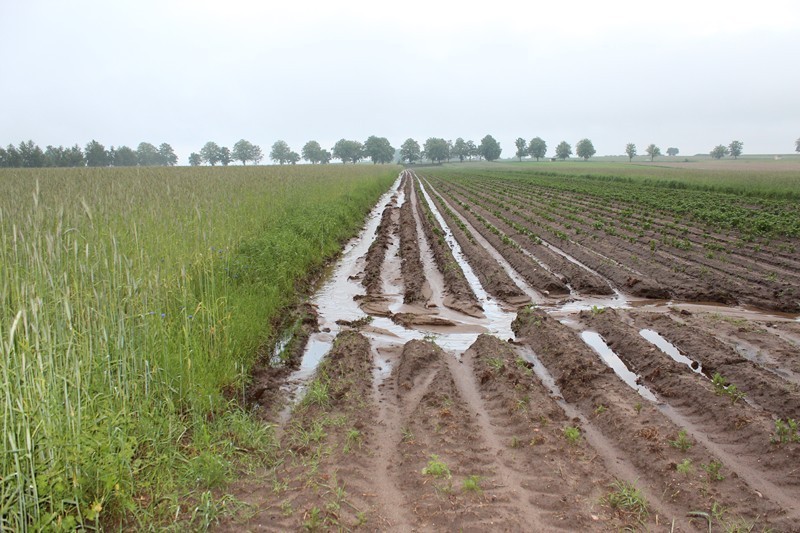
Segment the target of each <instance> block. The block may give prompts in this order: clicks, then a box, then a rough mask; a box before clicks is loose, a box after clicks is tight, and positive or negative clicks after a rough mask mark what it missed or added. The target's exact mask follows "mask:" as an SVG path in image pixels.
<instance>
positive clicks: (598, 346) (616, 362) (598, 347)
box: [581, 331, 658, 403]
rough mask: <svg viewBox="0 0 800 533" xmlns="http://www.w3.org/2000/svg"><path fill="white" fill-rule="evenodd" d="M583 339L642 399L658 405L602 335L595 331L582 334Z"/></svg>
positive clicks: (653, 396) (648, 390)
mask: <svg viewBox="0 0 800 533" xmlns="http://www.w3.org/2000/svg"><path fill="white" fill-rule="evenodd" d="M581 339H583V342H585V343H586V344H588V345H589V346H590V347H591V348H592V349H593V350H594V351H595V352H596V353H597V355H599V356H600V359H602V360H603V362H604V363H605V364H607V365H608V366H609V367H611V369H612V370H613V371H614V373H615V374H617V376H619V377H620V379H622V381H624V382H625V383H626V384H627V385H628V386H629V387H630V388H632V389H634V390H635V391H636V392H638V393H639V395H641V397H642V398H645V399H646V400H650V401H651V402H653V403H658V399H657V398H656V396H655V395H654V394H653V393H652V392H651V391H650V389H648V388H647V387H645V386H644V385H640V384H639V376H637V375H636V374H634V373H633V372H631V371H630V370H629V369H628V367H627V366H625V363H623V362H622V359H620V358H619V356H618V355H617V354H616V353H614V351H613V350H612V349H611V348H609V347H608V345H607V344H606V341H604V340H603V337H601V336H600V334H598V333H596V332H594V331H583V332H581Z"/></svg>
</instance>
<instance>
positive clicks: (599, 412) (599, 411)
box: [594, 403, 608, 415]
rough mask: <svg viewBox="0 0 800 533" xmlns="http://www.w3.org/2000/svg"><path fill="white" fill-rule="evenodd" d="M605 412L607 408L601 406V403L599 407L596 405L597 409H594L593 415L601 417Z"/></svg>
mask: <svg viewBox="0 0 800 533" xmlns="http://www.w3.org/2000/svg"><path fill="white" fill-rule="evenodd" d="M606 411H608V407H606V406H605V405H603V404H602V403H601V404H600V405H598V406H597V407H595V408H594V414H595V415H602V414H603V413H605V412H606Z"/></svg>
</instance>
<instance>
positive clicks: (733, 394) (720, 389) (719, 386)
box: [711, 372, 746, 405]
mask: <svg viewBox="0 0 800 533" xmlns="http://www.w3.org/2000/svg"><path fill="white" fill-rule="evenodd" d="M711 384H712V385H714V392H716V393H717V395H718V396H722V395H723V394H727V395H728V397H730V399H731V403H732V404H734V405H736V402H738V401H739V400H742V399H744V397H745V396H746V395H745V393H743V392H742V391H740V390H739V389H738V388H737V387H736V385H733V384H729V383H728V380H727V379H725V378H724V377H722V374H720V373H719V372H715V373H714V375H713V376H712V377H711Z"/></svg>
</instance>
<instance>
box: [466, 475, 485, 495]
mask: <svg viewBox="0 0 800 533" xmlns="http://www.w3.org/2000/svg"><path fill="white" fill-rule="evenodd" d="M463 487H464V492H478V493H480V492H481V477H480V476H469V477H468V478H466V479H465V480H464V484H463Z"/></svg>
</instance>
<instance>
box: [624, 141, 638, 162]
mask: <svg viewBox="0 0 800 533" xmlns="http://www.w3.org/2000/svg"><path fill="white" fill-rule="evenodd" d="M625 153H626V154H628V162H629V163H630V162H631V161H633V158H634V156H635V155H636V145H635V144H633V143H628V144H626V145H625Z"/></svg>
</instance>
